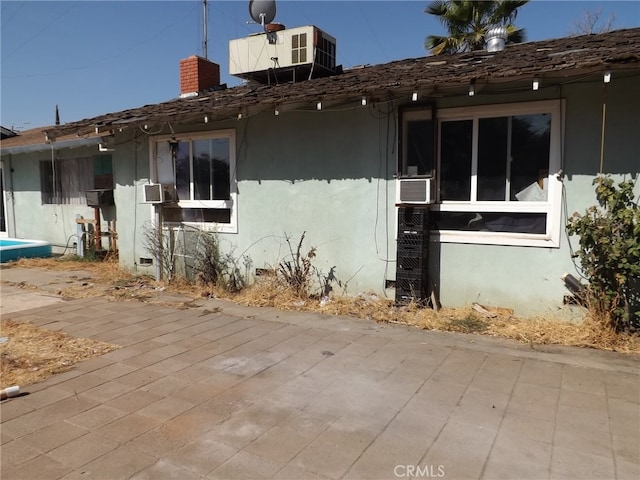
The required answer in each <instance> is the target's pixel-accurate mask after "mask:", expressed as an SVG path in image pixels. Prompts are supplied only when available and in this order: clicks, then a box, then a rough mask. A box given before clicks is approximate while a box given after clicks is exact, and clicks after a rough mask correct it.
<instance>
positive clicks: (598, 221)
mask: <svg viewBox="0 0 640 480" xmlns="http://www.w3.org/2000/svg"><path fill="white" fill-rule="evenodd" d="M593 183H594V185H596V189H595V190H596V198H597V200H598V204H599V207H598V206H592V207H589V208H588V209H587V211H586V212H585V214H584V215H580V214H578V213H577V212H576V213H574V214H573V216H572V217H571V218H569V220H568V223H567V231H568V233H569V235H578V236H579V237H580V249H579V250H577V251H576V254H575V256H576V257H578V258H579V259H580V265H581V268H582V270H583V274H584V276H585V277H586V278H587V280H588V282H589V284H588V287H587V300H588V305H589V308H590V309H592V311H593V313H594V314H595V315H596V316H597V317H598V318H602V319H603V320H604V321H605V322H608V323H609V324H610V326H611V327H613V328H614V329H615V330H617V331H634V330H637V329H638V326H639V325H640V208H639V207H638V202H637V201H634V194H633V187H634V183H635V182H634V181H631V180H628V181H623V182H621V183H619V184H618V186H617V187H616V186H615V185H614V182H613V180H612V179H611V178H610V177H598V178H596V179H595V180H594V182H593Z"/></svg>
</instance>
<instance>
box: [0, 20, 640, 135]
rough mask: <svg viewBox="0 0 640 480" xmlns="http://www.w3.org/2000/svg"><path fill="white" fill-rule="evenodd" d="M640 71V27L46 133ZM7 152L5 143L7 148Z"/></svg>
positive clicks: (128, 113)
mask: <svg viewBox="0 0 640 480" xmlns="http://www.w3.org/2000/svg"><path fill="white" fill-rule="evenodd" d="M639 67H640V28H632V29H624V30H616V31H613V32H608V33H603V34H592V35H581V36H575V37H565V38H560V39H552V40H543V41H538V42H528V43H521V44H512V45H507V46H506V48H505V49H504V50H503V51H499V52H494V53H488V52H486V51H474V52H469V53H459V54H454V55H438V56H427V57H421V58H410V59H406V60H399V61H393V62H389V63H386V64H381V65H374V66H364V67H358V68H352V69H348V70H345V71H344V73H342V74H339V75H334V76H331V77H327V78H318V79H313V80H308V81H304V82H299V83H283V84H279V85H255V84H247V85H243V86H239V87H233V88H229V89H226V90H224V89H223V90H217V91H211V92H204V93H200V94H199V95H198V96H194V97H190V98H180V99H174V100H170V101H167V102H163V103H159V104H155V105H146V106H143V107H139V108H134V109H129V110H124V111H121V112H115V113H108V114H106V115H101V116H98V117H94V118H88V119H84V120H80V121H76V122H71V123H67V124H65V125H60V126H55V127H49V128H45V129H42V130H43V131H46V132H48V134H49V135H50V136H55V137H57V138H59V137H60V136H62V135H68V134H75V135H81V136H84V135H86V134H89V133H93V134H95V133H96V132H98V131H109V130H116V129H118V128H124V127H127V126H130V125H142V124H148V125H150V126H151V125H153V124H154V123H155V124H157V123H162V122H178V121H181V122H188V121H194V122H195V121H200V122H201V121H202V118H203V117H204V116H205V115H207V116H208V117H209V119H210V121H215V120H218V119H225V118H237V115H238V113H241V112H243V113H245V114H252V113H256V112H259V111H262V110H266V109H270V108H271V109H273V108H276V107H279V108H280V107H282V106H285V105H289V106H298V107H300V106H303V105H306V107H307V108H309V107H310V106H311V105H313V106H314V107H315V102H317V101H322V102H323V108H326V107H325V106H327V107H328V106H330V105H338V104H341V103H346V102H347V101H353V100H354V99H358V98H360V97H362V96H363V95H366V96H369V97H373V98H379V99H383V100H386V99H389V98H400V97H401V96H403V95H407V94H410V92H413V91H420V92H421V97H422V96H428V95H446V94H447V93H450V94H453V93H457V94H459V93H461V90H460V89H461V88H465V89H466V88H467V87H468V85H469V83H470V82H471V81H474V82H475V83H476V85H478V86H483V85H484V86H487V85H497V84H501V83H507V82H514V81H519V80H523V79H526V80H531V79H533V78H534V77H535V78H539V79H540V80H541V81H542V82H543V85H545V84H547V85H548V84H550V83H562V82H568V81H571V78H572V77H573V78H575V77H577V76H580V77H582V76H584V75H589V74H595V73H598V72H600V73H602V72H604V71H605V70H610V71H611V72H612V73H613V75H614V79H615V78H616V76H618V75H624V74H625V72H626V71H627V72H628V71H632V70H634V71H635V72H637V70H638V68H639ZM3 146H4V142H3Z"/></svg>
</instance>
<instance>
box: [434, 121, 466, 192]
mask: <svg viewBox="0 0 640 480" xmlns="http://www.w3.org/2000/svg"><path fill="white" fill-rule="evenodd" d="M440 129H441V132H440V140H441V147H440V148H441V150H440V152H441V162H440V198H441V199H442V200H470V198H471V145H472V140H473V138H472V137H473V121H472V120H457V121H451V122H442V124H441V126H440Z"/></svg>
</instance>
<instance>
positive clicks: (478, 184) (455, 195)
mask: <svg viewBox="0 0 640 480" xmlns="http://www.w3.org/2000/svg"><path fill="white" fill-rule="evenodd" d="M560 109H561V104H560V101H543V102H529V103H517V104H506V105H492V106H481V107H465V108H452V109H442V110H438V112H437V124H438V127H437V131H436V133H435V135H433V137H434V138H435V140H434V142H435V143H436V151H437V154H436V156H437V158H436V160H435V164H436V165H437V166H436V167H435V172H436V174H435V176H436V178H437V182H438V203H437V204H435V205H432V208H431V209H432V212H433V214H432V225H431V228H432V231H435V232H437V235H438V236H439V239H440V240H441V241H449V242H462V243H486V244H507V245H532V246H558V245H559V236H560V213H561V198H562V185H561V183H560V182H559V181H558V180H557V178H556V175H555V174H556V173H557V172H558V171H559V170H560V168H561V160H560V158H561V131H562V126H561V114H560ZM412 115H414V116H415V113H412ZM403 121H404V120H403ZM405 123H406V122H405ZM407 131H408V132H411V130H407ZM425 131H426V133H425V135H426V136H428V135H429V132H431V126H430V125H427V124H425ZM413 137H414V138H420V135H419V134H417V133H416V134H413ZM414 143H416V142H414ZM422 144H423V146H422V147H418V148H422V149H426V150H427V151H429V150H430V149H431V147H430V145H429V143H428V142H427V141H426V140H425V141H423V142H422ZM411 148H413V147H411ZM411 148H410V146H407V147H405V148H404V149H403V153H404V155H405V160H404V162H405V163H406V165H407V166H408V167H410V166H411V165H412V163H413V164H417V165H418V168H417V170H418V173H421V172H420V170H422V169H423V168H422V167H420V166H419V165H420V161H415V160H412V158H413V157H417V158H420V155H419V154H416V153H413V152H412V151H411ZM425 156H426V155H425ZM413 170H414V171H415V168H414V169H413Z"/></svg>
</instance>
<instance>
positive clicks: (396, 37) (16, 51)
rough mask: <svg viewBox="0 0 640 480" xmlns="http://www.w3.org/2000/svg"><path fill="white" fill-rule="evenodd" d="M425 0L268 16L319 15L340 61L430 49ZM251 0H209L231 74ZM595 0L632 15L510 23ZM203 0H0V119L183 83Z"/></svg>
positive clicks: (30, 118) (312, 19) (220, 57)
mask: <svg viewBox="0 0 640 480" xmlns="http://www.w3.org/2000/svg"><path fill="white" fill-rule="evenodd" d="M427 3H428V0H422V1H402V0H398V1H395V0H386V1H376V0H370V1H312V0H280V1H278V2H277V15H276V19H275V21H276V22H279V23H283V24H284V25H285V26H287V27H298V26H303V25H316V26H317V27H319V28H320V29H322V30H324V31H325V32H327V33H329V34H330V35H332V36H334V37H335V38H336V39H337V54H338V63H339V64H342V65H343V66H344V67H352V66H355V65H362V64H378V63H385V62H389V61H392V60H400V59H404V58H412V57H421V56H425V55H426V53H427V52H426V51H425V50H424V47H423V44H424V39H425V37H426V36H427V35H429V34H444V33H445V32H444V30H443V28H442V27H441V26H440V24H439V23H438V22H437V20H436V19H434V18H433V17H431V16H429V15H427V14H425V13H423V12H424V8H425V6H426V5H427ZM248 4H249V2H248V0H242V1H238V0H226V1H221V0H209V1H208V11H209V14H208V18H209V21H208V51H209V55H208V56H209V58H210V59H211V60H213V61H215V62H216V63H219V64H220V70H221V76H222V82H223V83H227V84H228V86H235V85H238V84H240V81H239V80H238V79H236V78H234V77H231V76H229V74H228V42H229V40H230V39H233V38H240V37H244V36H247V35H249V34H251V33H254V32H257V31H259V27H258V26H257V25H251V24H248V21H249V20H250V17H249V13H248ZM599 9H601V10H602V14H601V17H602V19H604V20H607V19H608V18H609V17H610V15H611V14H614V15H615V21H614V23H613V25H614V27H615V28H629V27H638V26H640V0H634V1H600V2H596V1H583V0H572V1H550V0H532V1H531V2H530V3H529V4H527V5H525V6H524V7H523V8H521V9H520V11H519V14H518V18H517V21H516V24H517V25H518V26H520V27H524V28H526V30H527V34H528V39H529V40H532V41H534V40H542V39H547V38H557V37H563V36H566V35H567V34H568V33H570V31H571V30H572V29H573V28H574V23H575V22H576V21H577V20H579V19H580V18H581V17H582V15H583V14H584V12H586V11H588V10H590V11H592V12H593V11H597V10H599ZM202 12H203V9H202V2H201V1H199V0H182V1H157V0H156V1H91V0H84V1H75V2H66V1H11V0H2V2H1V3H0V22H1V35H2V38H1V60H0V62H1V70H0V81H1V91H0V94H1V97H0V101H1V113H0V124H1V125H2V126H4V127H7V128H11V127H14V128H16V129H18V130H25V129H29V128H34V127H39V126H46V125H51V124H53V123H54V119H55V106H56V104H57V105H59V109H60V118H61V121H62V123H66V122H71V121H75V120H81V119H83V118H88V117H93V116H97V115H101V114H104V113H110V112H116V111H120V110H124V109H127V108H134V107H139V106H142V105H147V104H152V103H158V102H162V101H166V100H170V99H173V98H175V97H177V96H178V95H179V87H180V81H179V70H178V66H179V61H180V59H182V58H186V57H188V56H189V55H193V54H199V55H201V54H202V36H203V35H202V16H203V13H202Z"/></svg>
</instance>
